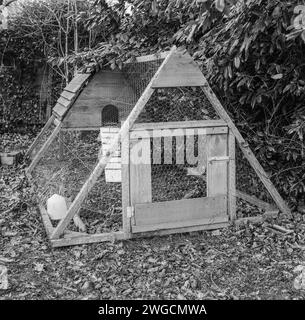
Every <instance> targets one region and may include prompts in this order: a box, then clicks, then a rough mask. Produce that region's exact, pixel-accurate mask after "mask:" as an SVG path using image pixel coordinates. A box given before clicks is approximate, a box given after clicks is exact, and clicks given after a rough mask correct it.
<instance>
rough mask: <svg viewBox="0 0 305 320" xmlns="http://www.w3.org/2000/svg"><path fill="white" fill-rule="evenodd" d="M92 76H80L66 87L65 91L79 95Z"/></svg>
mask: <svg viewBox="0 0 305 320" xmlns="http://www.w3.org/2000/svg"><path fill="white" fill-rule="evenodd" d="M89 77H90V74H79V75H77V76H76V77H75V78H73V79H72V80H71V82H70V83H69V84H68V85H67V86H66V87H65V89H64V90H65V91H68V92H71V93H77V92H78V91H79V90H80V89H81V88H82V87H83V85H84V83H85V81H86V80H88V78H89Z"/></svg>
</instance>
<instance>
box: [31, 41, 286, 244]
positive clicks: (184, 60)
mask: <svg viewBox="0 0 305 320" xmlns="http://www.w3.org/2000/svg"><path fill="white" fill-rule="evenodd" d="M149 57H150V58H149V59H151V56H149ZM163 57H165V59H164V60H163V62H162V64H161V65H160V67H159V68H158V70H157V72H156V74H155V75H154V76H153V78H152V79H151V81H150V83H149V84H148V86H147V87H146V89H145V90H144V92H143V94H142V96H141V97H140V99H139V100H138V102H137V103H136V105H135V106H134V108H133V110H132V111H131V113H130V114H129V116H128V118H127V120H126V121H125V122H124V124H123V125H122V127H121V129H120V130H119V133H118V135H117V137H116V139H115V141H113V144H112V147H111V148H110V150H109V151H108V153H107V154H106V155H104V156H103V157H102V158H101V159H100V161H99V162H98V164H97V166H96V167H95V169H94V170H93V171H92V173H91V175H90V176H89V178H88V179H87V181H86V182H85V183H84V185H83V186H82V188H81V190H80V191H79V193H78V195H77V196H76V198H75V199H74V201H73V203H72V204H71V206H70V208H69V210H68V212H67V215H66V217H65V218H63V219H62V220H61V221H60V222H59V223H58V225H57V227H56V228H48V229H49V238H50V240H51V243H52V245H53V246H54V247H57V246H67V245H75V244H82V243H93V242H100V241H107V240H115V239H128V238H132V237H133V235H132V233H131V232H130V221H129V220H130V216H129V214H128V212H126V210H124V212H123V227H124V231H120V232H114V233H107V234H96V235H87V234H81V233H77V232H69V231H68V232H67V231H66V228H67V226H68V224H69V223H70V221H71V220H72V219H73V217H74V216H75V215H76V214H77V213H78V211H79V210H80V207H81V204H82V202H83V201H84V199H85V198H86V196H87V195H88V193H89V192H90V190H91V189H92V187H93V186H94V185H95V183H96V181H97V179H98V178H99V176H100V175H101V173H102V172H103V170H104V169H105V167H106V165H107V164H108V162H109V161H110V160H111V158H112V156H113V154H114V153H115V152H116V149H117V146H118V145H119V142H120V141H122V142H123V141H126V139H128V137H129V131H130V129H131V128H132V127H133V125H134V123H135V121H136V119H137V118H138V116H139V115H140V113H141V112H142V110H143V109H144V107H145V105H146V103H147V102H148V100H149V99H150V97H151V96H152V94H153V93H154V91H155V90H156V89H158V88H165V87H181V86H182V87H183V86H197V87H200V88H201V89H202V91H203V92H204V94H205V95H206V97H207V99H208V100H209V101H210V103H211V104H212V106H213V107H214V109H215V110H216V112H217V113H218V115H219V116H220V118H221V119H222V120H223V121H224V122H225V123H226V124H227V126H228V127H229V129H230V136H229V143H230V145H231V146H234V144H235V139H236V141H237V143H238V145H239V147H240V148H241V150H242V152H243V154H244V156H245V157H246V158H247V159H248V161H249V163H250V165H251V166H252V167H253V169H254V170H255V172H256V174H257V176H258V177H259V179H260V180H261V181H262V183H263V184H264V186H265V187H266V189H267V191H268V192H269V194H270V196H271V197H272V199H273V200H274V202H275V204H276V206H277V207H278V209H279V210H281V211H282V212H285V213H289V212H290V209H289V207H288V206H287V205H286V203H285V201H284V200H283V199H282V197H281V196H280V195H279V193H278V191H277V190H276V188H275V187H274V185H273V184H272V182H271V180H270V179H269V177H268V176H267V174H266V172H265V171H264V169H263V168H262V166H261V165H260V163H259V162H258V160H257V159H256V157H255V156H254V154H253V152H252V151H251V149H250V147H249V145H248V144H247V142H246V141H245V140H244V139H243V137H242V135H241V134H240V132H239V131H238V129H237V128H236V126H235V125H234V123H233V121H232V120H231V118H230V117H229V115H228V113H227V112H226V111H225V109H224V108H223V106H222V105H221V103H220V101H219V100H218V98H217V97H216V95H215V94H214V92H213V91H212V89H211V87H210V86H209V84H208V82H207V80H206V78H205V77H204V75H203V74H202V72H201V70H200V69H199V67H198V65H197V64H196V63H195V62H194V60H193V59H192V58H191V57H190V55H189V54H188V53H187V52H186V51H185V50H184V51H182V50H179V49H177V48H176V47H175V46H174V47H173V48H172V49H171V50H170V51H169V52H168V53H167V54H164V55H163ZM60 125H61V123H60V122H59V123H58V124H57V127H56V129H55V130H59V128H60ZM55 135H56V133H53V134H52V135H51V136H50V138H49V139H48V140H47V142H46V143H45V145H44V146H43V147H42V150H40V152H39V157H40V156H41V153H43V150H45V149H46V148H47V146H48V145H49V143H50V141H52V140H53V139H54V136H55ZM231 149H233V148H231ZM231 152H234V151H231ZM124 157H128V155H127V151H126V150H125V152H124V143H123V145H122V158H124ZM36 163H37V159H34V164H32V165H31V170H32V169H33V167H34V165H35V164H36ZM229 173H230V175H231V176H233V175H235V163H233V162H231V163H230V165H229ZM122 176H123V179H124V176H125V177H126V178H127V180H128V170H124V168H123V169H122ZM232 181H233V183H231V185H229V188H232V190H233V193H234V196H235V191H234V190H235V180H234V179H232ZM122 188H123V189H124V190H125V192H123V194H128V192H129V190H128V188H129V186H128V185H124V184H123V185H122ZM236 196H241V197H242V196H244V195H242V194H241V193H237V194H236ZM247 197H248V198H247ZM245 198H247V199H246V200H248V201H249V199H250V200H252V201H253V202H254V203H255V204H256V205H258V206H261V205H262V203H263V201H261V200H258V199H256V198H254V197H251V196H247V195H246V196H245V197H244V199H245ZM232 199H233V198H232ZM250 202H251V201H250ZM124 205H125V208H128V207H129V203H128V199H127V198H126V199H124V196H123V206H124ZM269 206H270V205H268V204H266V203H263V207H265V208H269ZM270 208H272V209H273V207H271V206H270ZM229 211H230V212H231V214H230V217H231V220H234V218H235V201H233V200H232V201H231V203H229ZM269 211H270V210H269ZM272 212H274V210H273V211H272ZM43 220H44V224H45V225H48V226H50V223H49V222H48V221H47V220H48V216H47V215H46V214H45V213H44V214H43ZM165 233H173V232H160V233H159V234H165ZM63 235H64V238H61V237H62V236H63Z"/></svg>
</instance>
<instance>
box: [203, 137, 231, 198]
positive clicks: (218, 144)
mask: <svg viewBox="0 0 305 320" xmlns="http://www.w3.org/2000/svg"><path fill="white" fill-rule="evenodd" d="M208 139H209V142H208V150H207V154H208V159H207V162H208V163H207V196H208V197H214V196H217V195H220V194H227V192H228V161H227V160H218V161H211V160H212V159H211V158H213V157H226V156H227V147H228V146H227V144H228V136H227V135H213V136H209V137H208ZM224 159H225V158H224Z"/></svg>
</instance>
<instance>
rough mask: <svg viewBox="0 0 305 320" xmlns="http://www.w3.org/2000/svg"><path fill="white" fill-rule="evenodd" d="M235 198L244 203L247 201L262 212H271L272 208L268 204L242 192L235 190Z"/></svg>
mask: <svg viewBox="0 0 305 320" xmlns="http://www.w3.org/2000/svg"><path fill="white" fill-rule="evenodd" d="M236 197H237V198H240V199H242V200H244V201H247V202H249V203H251V204H253V205H254V206H257V207H258V208H261V209H264V210H273V209H274V206H273V205H272V204H270V203H267V202H265V201H263V200H260V199H258V198H257V197H255V196H250V195H249V194H246V193H244V192H242V191H239V190H236Z"/></svg>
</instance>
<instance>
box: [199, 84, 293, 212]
mask: <svg viewBox="0 0 305 320" xmlns="http://www.w3.org/2000/svg"><path fill="white" fill-rule="evenodd" d="M202 90H203V92H204V93H205V95H206V97H207V99H208V100H209V101H210V103H211V104H212V106H213V107H214V109H215V110H216V112H217V113H218V115H219V116H220V117H221V119H223V120H224V121H225V122H226V123H227V124H228V126H229V128H230V129H231V130H232V132H233V134H234V136H235V138H236V140H237V142H238V144H239V146H240V149H241V150H242V152H243V154H244V156H245V157H246V158H247V160H248V161H249V163H250V164H251V166H252V168H253V169H254V170H255V172H256V174H257V175H258V177H259V178H260V180H261V181H262V183H263V184H264V186H265V188H266V189H267V190H268V192H269V194H270V195H271V197H272V199H273V200H274V202H275V203H276V204H277V206H278V208H279V209H280V210H281V211H282V212H283V213H288V214H290V213H291V211H290V209H289V207H288V206H287V204H286V203H285V201H284V200H283V198H282V197H281V196H280V194H279V193H278V191H277V190H276V188H275V186H274V185H273V183H272V182H271V180H270V179H269V177H268V175H267V174H266V172H265V170H264V169H263V167H262V166H261V164H260V163H259V162H258V160H257V159H256V157H255V155H254V154H253V152H252V151H251V149H250V147H249V145H248V143H247V142H246V141H245V140H244V138H243V137H242V135H241V134H240V132H239V131H238V129H237V128H236V126H235V124H234V123H233V121H232V120H231V118H230V116H229V115H228V114H227V112H226V111H225V109H224V108H223V106H222V104H221V103H220V101H219V100H218V98H217V97H216V95H215V93H214V92H213V91H212V89H211V87H210V86H209V84H208V83H207V82H206V84H205V85H203V86H202Z"/></svg>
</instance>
